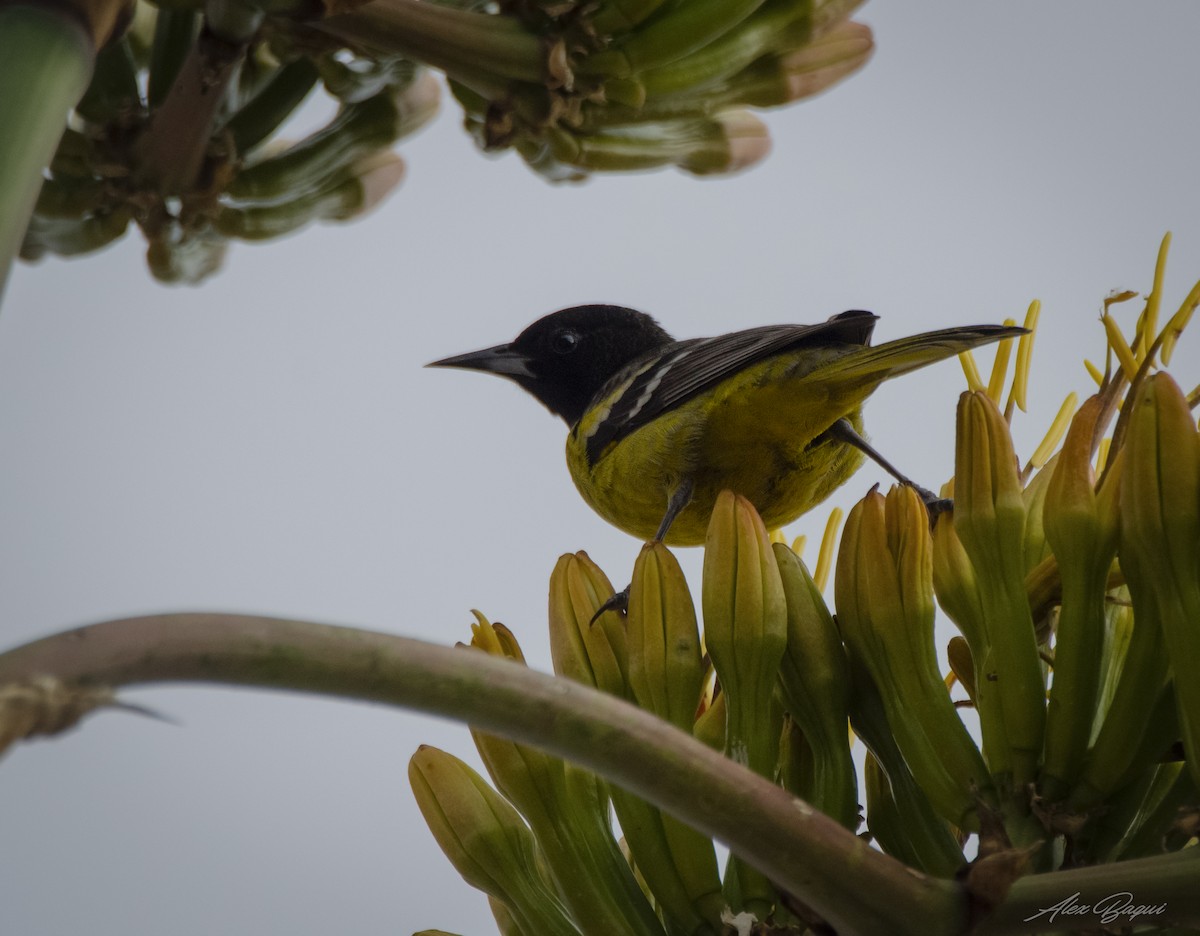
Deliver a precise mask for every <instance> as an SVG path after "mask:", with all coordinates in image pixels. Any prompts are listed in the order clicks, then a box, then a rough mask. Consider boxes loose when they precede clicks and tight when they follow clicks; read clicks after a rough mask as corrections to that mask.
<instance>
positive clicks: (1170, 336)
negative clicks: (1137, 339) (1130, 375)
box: [1159, 283, 1200, 367]
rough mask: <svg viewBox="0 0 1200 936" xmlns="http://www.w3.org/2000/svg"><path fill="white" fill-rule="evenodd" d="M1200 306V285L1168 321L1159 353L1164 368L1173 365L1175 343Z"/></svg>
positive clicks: (1194, 288)
mask: <svg viewBox="0 0 1200 936" xmlns="http://www.w3.org/2000/svg"><path fill="white" fill-rule="evenodd" d="M1197 305H1200V283H1197V284H1196V285H1195V286H1193V287H1192V291H1191V292H1190V293H1188V295H1187V298H1186V299H1184V300H1183V305H1181V306H1180V307H1179V311H1178V312H1176V313H1175V314H1174V315H1172V316H1171V318H1170V319H1169V320H1168V321H1167V324H1166V325H1165V326H1164V327H1163V330H1162V346H1161V349H1160V351H1159V357H1160V358H1161V359H1162V362H1163V366H1164V367H1165V366H1166V365H1167V364H1170V363H1171V354H1172V352H1173V351H1174V350H1175V341H1176V340H1177V339H1178V338H1179V336H1180V335H1181V334H1182V333H1183V330H1184V329H1185V328H1187V324H1188V321H1189V320H1190V319H1191V317H1192V313H1193V312H1195V311H1196V306H1197Z"/></svg>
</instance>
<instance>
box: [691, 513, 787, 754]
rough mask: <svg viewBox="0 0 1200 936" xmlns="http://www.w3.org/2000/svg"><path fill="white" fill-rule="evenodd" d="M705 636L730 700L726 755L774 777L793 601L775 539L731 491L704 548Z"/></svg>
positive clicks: (710, 523) (716, 514)
mask: <svg viewBox="0 0 1200 936" xmlns="http://www.w3.org/2000/svg"><path fill="white" fill-rule="evenodd" d="M703 601H704V637H705V645H706V646H707V648H708V653H709V656H710V657H711V658H712V661H713V666H714V667H715V669H716V671H717V676H718V678H719V679H720V680H721V686H722V688H723V690H724V693H725V696H726V706H727V708H728V720H727V722H726V738H725V748H726V753H727V754H728V755H729V757H731V758H732V759H733V760H735V761H737V762H738V763H741V764H745V765H747V766H749V767H750V769H752V770H754V771H755V772H756V773H760V774H762V775H763V776H771V775H772V773H773V772H774V769H775V758H776V753H777V749H778V745H779V732H780V727H781V726H780V725H778V724H773V723H772V721H771V719H770V711H771V696H772V694H773V693H774V691H775V683H776V680H777V679H778V676H779V663H780V660H781V659H782V657H783V652H784V648H785V647H786V645H787V601H786V599H785V598H784V594H783V583H782V581H781V580H780V577H779V568H778V566H777V565H776V562H775V554H774V552H773V551H772V550H771V541H770V539H769V538H768V536H767V530H766V527H765V526H764V525H763V522H762V520H761V518H760V517H759V516H758V512H757V511H756V510H755V509H754V506H753V505H752V504H751V503H750V502H749V501H748V500H746V498H744V497H741V496H740V495H734V494H732V493H730V492H729V491H724V492H722V493H721V495H720V496H719V497H718V498H717V504H716V507H715V508H714V509H713V513H712V519H711V521H710V522H709V527H708V538H707V540H706V543H705V549H704V586H703Z"/></svg>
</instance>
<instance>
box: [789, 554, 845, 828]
mask: <svg viewBox="0 0 1200 936" xmlns="http://www.w3.org/2000/svg"><path fill="white" fill-rule="evenodd" d="M773 548H774V551H775V558H776V561H777V562H778V564H779V574H780V578H781V579H782V581H783V590H784V595H785V598H786V600H787V625H788V633H787V648H786V651H785V653H784V656H783V662H782V666H781V667H780V686H781V688H782V689H783V697H784V701H785V703H786V705H787V709H788V712H789V713H790V714H791V716H792V718H793V719H795V721H796V722H797V724H798V725H799V727H800V729H801V731H802V732H803V734H804V738H805V739H806V742H807V745H808V747H809V749H810V750H811V752H812V760H813V765H812V766H813V769H812V784H811V786H810V787H809V788H807V789H805V790H804V794H805V798H806V799H808V800H809V802H811V803H812V804H813V805H814V806H816V807H817V808H818V809H820V810H821V811H822V812H824V813H826V814H827V815H829V816H832V817H833V818H834V819H836V820H837V821H838V822H840V823H841V824H842V825H844V826H846V828H848V829H854V828H855V827H856V826H857V824H858V782H857V778H856V775H855V771H854V762H853V761H852V760H851V758H850V735H849V732H848V730H847V720H848V717H849V716H848V713H849V710H850V679H849V675H848V673H847V669H846V653H845V651H844V650H843V649H842V641H841V637H840V636H839V634H838V631H837V626H836V625H835V624H834V623H833V617H832V616H831V615H830V613H829V609H828V608H827V607H826V606H825V601H824V599H823V598H822V597H821V592H820V590H819V589H818V588H817V586H816V583H815V582H813V580H812V577H811V576H810V575H809V574H808V569H807V568H805V566H804V563H803V562H801V561H800V558H799V557H798V556H797V555H796V554H795V553H794V552H792V550H790V549H789V548H788V547H787V546H785V545H783V544H782V543H775V544H774V547H773Z"/></svg>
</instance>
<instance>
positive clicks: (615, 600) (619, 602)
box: [588, 585, 630, 625]
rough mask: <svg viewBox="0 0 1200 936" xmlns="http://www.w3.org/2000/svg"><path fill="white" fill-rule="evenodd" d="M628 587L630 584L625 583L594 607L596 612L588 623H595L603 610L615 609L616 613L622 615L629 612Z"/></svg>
mask: <svg viewBox="0 0 1200 936" xmlns="http://www.w3.org/2000/svg"><path fill="white" fill-rule="evenodd" d="M629 589H630V586H629V585H626V586H625V587H624V588H622V589H621V590H620V591H619V592H617V593H616V594H614V595H613V596H612V597H611V598H609V599H608V600H607V601H606V602H604V604H602V605H600V607H599V608H597V609H596V613H595V614H593V615H592V619H591V620H590V621H588V624H589V625H591V624H595V623H596V621H597V620H598V619H599V617H600V615H602V614H603V613H604V612H605V611H616V612H617V613H618V614H620V615H621V616H622V617H624V616H625V615H626V614H627V613H628V612H629Z"/></svg>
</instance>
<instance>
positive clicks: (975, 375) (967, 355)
mask: <svg viewBox="0 0 1200 936" xmlns="http://www.w3.org/2000/svg"><path fill="white" fill-rule="evenodd" d="M958 360H959V362H960V363H961V364H962V369H963V373H964V374H965V375H966V377H967V388H968V389H969V390H971V391H979V390H982V389H983V378H982V377H980V376H979V368H978V367H976V366H975V355H974V354H972V353H971V352H970V351H964V352H963V353H962V354H960V355H959V356H958Z"/></svg>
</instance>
